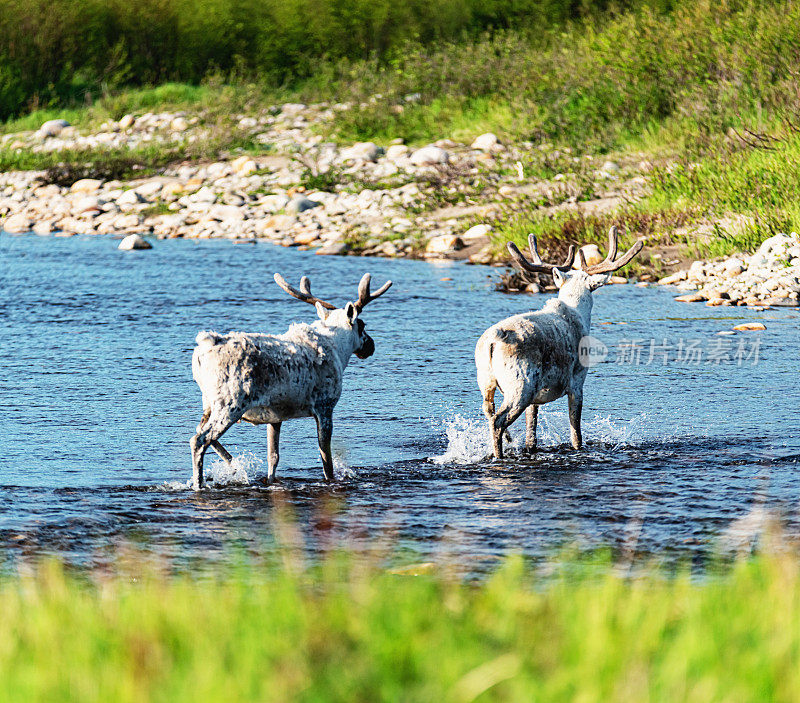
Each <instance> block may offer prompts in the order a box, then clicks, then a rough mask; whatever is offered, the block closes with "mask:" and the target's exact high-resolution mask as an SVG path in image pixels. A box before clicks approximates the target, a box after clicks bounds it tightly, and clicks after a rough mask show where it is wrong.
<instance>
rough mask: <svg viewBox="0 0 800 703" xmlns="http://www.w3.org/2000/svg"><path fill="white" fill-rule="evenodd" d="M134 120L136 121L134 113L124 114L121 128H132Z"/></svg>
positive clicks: (120, 123)
mask: <svg viewBox="0 0 800 703" xmlns="http://www.w3.org/2000/svg"><path fill="white" fill-rule="evenodd" d="M134 122H136V118H135V117H134V116H133V115H123V116H122V117H121V118H120V121H119V128H120V129H130V128H131V127H133V123H134Z"/></svg>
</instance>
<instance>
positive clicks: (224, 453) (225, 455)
mask: <svg viewBox="0 0 800 703" xmlns="http://www.w3.org/2000/svg"><path fill="white" fill-rule="evenodd" d="M211 448H212V449H213V450H214V451H215V452H216V453H217V454H219V456H220V458H221V459H222V460H223V461H224V462H225V463H226V464H230V463H231V461H233V455H232V454H231V453H230V452H229V451H228V450H227V449H225V447H223V446H222V445H221V444H220V443H219V442H218V441H217V440H216V439H215V440H213V441H212V442H211Z"/></svg>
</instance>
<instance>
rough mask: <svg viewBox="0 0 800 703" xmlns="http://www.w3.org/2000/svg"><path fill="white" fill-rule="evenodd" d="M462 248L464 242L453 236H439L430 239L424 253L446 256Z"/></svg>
mask: <svg viewBox="0 0 800 703" xmlns="http://www.w3.org/2000/svg"><path fill="white" fill-rule="evenodd" d="M463 248H464V242H462V241H461V238H460V237H457V236H456V235H454V234H440V235H438V236H436V237H431V239H429V240H428V244H427V245H426V246H425V251H426V252H428V253H429V254H446V253H448V252H451V251H457V250H459V249H463Z"/></svg>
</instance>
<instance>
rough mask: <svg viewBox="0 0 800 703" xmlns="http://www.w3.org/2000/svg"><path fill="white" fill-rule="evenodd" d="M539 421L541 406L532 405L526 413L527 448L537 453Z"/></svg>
mask: <svg viewBox="0 0 800 703" xmlns="http://www.w3.org/2000/svg"><path fill="white" fill-rule="evenodd" d="M538 419H539V406H538V405H536V403H531V404H530V405H529V406H528V409H527V410H526V411H525V448H526V449H527V450H528V451H529V452H535V451H536V423H537V420H538Z"/></svg>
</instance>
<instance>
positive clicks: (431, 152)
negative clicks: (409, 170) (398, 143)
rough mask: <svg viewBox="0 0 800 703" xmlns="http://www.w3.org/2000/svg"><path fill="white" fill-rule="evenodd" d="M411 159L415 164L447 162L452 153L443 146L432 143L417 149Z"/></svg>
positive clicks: (431, 164) (428, 164)
mask: <svg viewBox="0 0 800 703" xmlns="http://www.w3.org/2000/svg"><path fill="white" fill-rule="evenodd" d="M410 159H411V163H412V164H414V166H433V165H435V164H446V163H447V162H448V161H449V160H450V154H449V153H448V152H446V151H445V150H444V149H442V148H441V147H439V146H434V145H433V144H431V145H429V146H424V147H422V148H421V149H417V150H416V151H415V152H414V153H413V154H411V157H410Z"/></svg>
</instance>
